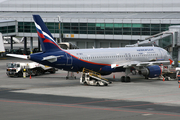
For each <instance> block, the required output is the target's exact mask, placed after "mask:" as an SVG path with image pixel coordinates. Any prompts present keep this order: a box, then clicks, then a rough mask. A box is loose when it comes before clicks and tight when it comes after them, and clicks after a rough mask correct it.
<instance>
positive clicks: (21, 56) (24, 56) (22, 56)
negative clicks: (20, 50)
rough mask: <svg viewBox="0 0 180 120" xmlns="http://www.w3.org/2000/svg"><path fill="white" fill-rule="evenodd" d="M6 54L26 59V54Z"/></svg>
mask: <svg viewBox="0 0 180 120" xmlns="http://www.w3.org/2000/svg"><path fill="white" fill-rule="evenodd" d="M6 56H11V57H16V58H21V59H28V56H27V55H18V54H6Z"/></svg>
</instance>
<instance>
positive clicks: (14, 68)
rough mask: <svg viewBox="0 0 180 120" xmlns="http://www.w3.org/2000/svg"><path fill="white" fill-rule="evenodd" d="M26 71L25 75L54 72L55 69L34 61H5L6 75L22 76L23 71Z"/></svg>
mask: <svg viewBox="0 0 180 120" xmlns="http://www.w3.org/2000/svg"><path fill="white" fill-rule="evenodd" d="M24 69H25V71H26V76H29V75H42V74H44V73H45V72H50V73H55V72H56V71H57V69H55V68H52V67H49V66H44V65H42V64H39V63H36V62H29V63H20V62H9V63H7V72H6V74H7V76H10V77H22V76H23V71H24Z"/></svg>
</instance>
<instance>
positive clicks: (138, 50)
mask: <svg viewBox="0 0 180 120" xmlns="http://www.w3.org/2000/svg"><path fill="white" fill-rule="evenodd" d="M137 51H154V49H137Z"/></svg>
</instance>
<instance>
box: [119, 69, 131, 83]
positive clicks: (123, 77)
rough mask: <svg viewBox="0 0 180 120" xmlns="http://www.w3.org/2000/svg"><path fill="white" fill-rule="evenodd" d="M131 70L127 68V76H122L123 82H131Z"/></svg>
mask: <svg viewBox="0 0 180 120" xmlns="http://www.w3.org/2000/svg"><path fill="white" fill-rule="evenodd" d="M130 72H131V71H130V68H126V70H125V74H126V76H122V77H121V82H131V78H130V77H129V76H128V74H129V73H130Z"/></svg>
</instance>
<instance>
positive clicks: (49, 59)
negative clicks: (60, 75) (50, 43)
mask: <svg viewBox="0 0 180 120" xmlns="http://www.w3.org/2000/svg"><path fill="white" fill-rule="evenodd" d="M63 56H64V55H60V56H53V55H52V56H47V57H43V59H42V61H44V60H47V61H49V62H56V61H57V58H58V57H63Z"/></svg>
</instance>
